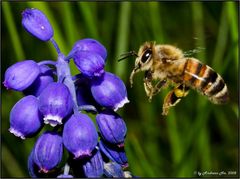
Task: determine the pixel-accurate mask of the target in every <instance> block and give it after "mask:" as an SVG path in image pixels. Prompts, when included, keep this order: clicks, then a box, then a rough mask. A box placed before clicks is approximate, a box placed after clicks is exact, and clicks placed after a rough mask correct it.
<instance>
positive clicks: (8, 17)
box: [2, 2, 25, 61]
mask: <svg viewBox="0 0 240 179" xmlns="http://www.w3.org/2000/svg"><path fill="white" fill-rule="evenodd" d="M2 8H3V14H4V18H5V21H6V25H7V28H8V31H9V34H10V37H11V41H12V47H13V48H14V52H15V53H16V56H17V57H16V60H17V61H21V60H23V59H25V55H24V52H23V48H22V45H21V41H20V38H19V36H18V31H17V28H16V25H15V22H14V20H13V15H12V12H11V9H10V6H9V3H8V2H2Z"/></svg>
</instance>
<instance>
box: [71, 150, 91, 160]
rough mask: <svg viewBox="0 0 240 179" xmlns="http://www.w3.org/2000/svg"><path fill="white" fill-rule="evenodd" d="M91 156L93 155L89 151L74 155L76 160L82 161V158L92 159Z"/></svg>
mask: <svg viewBox="0 0 240 179" xmlns="http://www.w3.org/2000/svg"><path fill="white" fill-rule="evenodd" d="M91 156H92V153H91V151H89V150H87V151H78V152H75V153H74V159H82V158H86V157H91Z"/></svg>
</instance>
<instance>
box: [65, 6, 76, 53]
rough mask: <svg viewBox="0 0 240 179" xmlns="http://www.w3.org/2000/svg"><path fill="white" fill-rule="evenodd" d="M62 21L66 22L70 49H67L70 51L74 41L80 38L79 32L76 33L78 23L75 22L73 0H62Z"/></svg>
mask: <svg viewBox="0 0 240 179" xmlns="http://www.w3.org/2000/svg"><path fill="white" fill-rule="evenodd" d="M61 5H62V9H63V12H62V21H63V22H64V26H63V27H64V30H65V34H66V39H67V42H68V43H67V45H68V49H67V51H68V52H69V51H70V49H71V48H72V46H73V44H74V42H75V41H76V40H78V38H77V33H76V30H77V28H76V25H75V22H74V17H73V13H72V11H73V9H72V6H73V5H74V4H73V2H62V4H61Z"/></svg>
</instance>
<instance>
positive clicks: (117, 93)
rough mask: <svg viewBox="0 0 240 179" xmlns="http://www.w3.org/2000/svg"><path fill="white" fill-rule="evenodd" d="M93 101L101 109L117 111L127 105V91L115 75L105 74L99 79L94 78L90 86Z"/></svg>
mask: <svg viewBox="0 0 240 179" xmlns="http://www.w3.org/2000/svg"><path fill="white" fill-rule="evenodd" d="M91 92H92V95H93V97H94V99H95V100H96V101H97V102H98V103H99V104H100V105H101V106H103V107H107V108H110V109H113V110H114V111H117V110H118V109H119V108H121V107H123V106H124V104H125V103H128V102H129V101H128V98H127V90H126V87H125V85H124V83H123V81H122V80H121V79H120V78H119V77H117V76H116V75H114V74H112V73H109V72H105V73H104V75H103V76H102V77H101V78H94V79H93V80H92V84H91Z"/></svg>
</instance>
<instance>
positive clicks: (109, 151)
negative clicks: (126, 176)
mask: <svg viewBox="0 0 240 179" xmlns="http://www.w3.org/2000/svg"><path fill="white" fill-rule="evenodd" d="M99 147H100V150H101V151H102V152H103V153H104V154H105V155H106V156H107V157H108V158H109V159H110V160H112V161H114V162H117V163H118V164H120V165H121V166H122V167H123V168H126V167H128V161H127V156H126V153H125V150H124V147H121V148H119V147H117V146H114V145H109V144H107V143H104V142H103V141H101V140H100V142H99Z"/></svg>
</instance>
